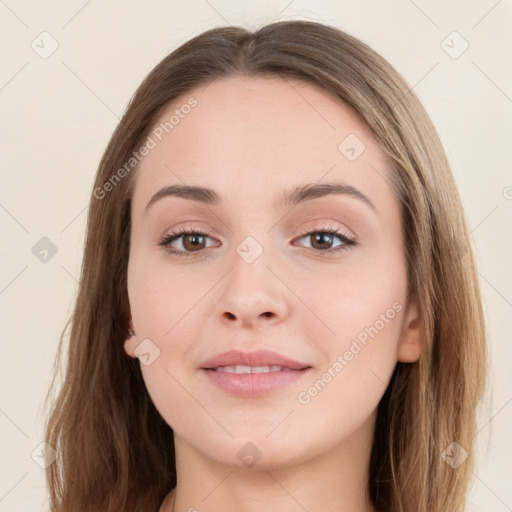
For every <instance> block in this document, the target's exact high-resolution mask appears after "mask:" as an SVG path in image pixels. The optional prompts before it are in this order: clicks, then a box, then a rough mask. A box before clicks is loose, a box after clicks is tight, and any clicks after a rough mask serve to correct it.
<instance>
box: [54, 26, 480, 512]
mask: <svg viewBox="0 0 512 512" xmlns="http://www.w3.org/2000/svg"><path fill="white" fill-rule="evenodd" d="M229 75H247V76H262V75H274V76H276V75H277V76H280V77H285V78H287V77H290V78H299V79H302V80H305V81H307V82H309V83H313V84H315V85H317V86H319V87H321V88H323V89H324V90H326V91H329V92H330V93H332V94H334V95H335V96H336V97H337V98H339V100H340V101H342V102H344V103H345V104H346V105H348V106H350V107H351V108H352V109H354V110H355V112H357V113H358V114H359V116H360V119H361V120H362V122H363V123H365V124H366V125H367V126H368V127H369V129H370V130H371V131H372V132H373V134H374V135H375V137H376V139H377V141H378V143H379V145H380V147H381V148H382V150H383V151H384V152H385V153H386V154H387V155H388V156H389V157H390V162H391V163H392V168H391V171H392V172H391V175H392V186H393V188H394V191H395V193H396V195H397V198H398V199H399V200H400V204H401V208H402V219H403V233H404V240H405V245H406V254H407V265H408V277H409V279H408V286H409V292H410V293H416V294H417V296H418V300H419V307H420V311H421V313H420V315H421V318H420V323H421V333H422V340H423V343H424V347H425V348H424V351H423V354H422V356H421V357H420V359H419V361H417V362H416V363H400V362H399V363H397V366H396V369H395V372H394V374H393V376H392V379H391V382H390V384H389V386H388V388H387V390H386V393H385V395H384V396H383V398H382V400H381V402H380V403H379V406H378V414H377V424H376V430H375V439H374V444H373V448H372V456H371V461H370V474H369V480H368V486H369V491H370V497H371V500H372V503H373V505H374V506H375V508H376V510H378V511H379V512H441V511H450V512H461V511H462V510H463V507H464V503H465V495H466V492H467V489H468V484H469V482H470V477H471V473H472V468H473V463H474V457H473V452H474V446H473V443H474V436H475V433H476V406H477V404H478V402H479V401H480V399H481V397H482V396H483V392H484V390H485V377H486V366H487V363H486V360H487V349H486V335H485V327H484V319H483V312H482V306H481V297H480V290H479V284H478V279H477V273H476V270H475V266H474V256H473V250H472V248H471V243H470V238H469V234H468V229H467V224H466V220H465V216H464V213H463V209H462V206H461V201H460V198H459V195H458V192H457V189H456V186H455V183H454V179H453V176H452V173H451V170H450V167H449V164H448V162H447V158H446V156H445V153H444V151H443V148H442V145H441V142H440V141H439V138H438V135H437V133H436V131H435V129H434V127H433V126H432V123H431V121H430V119H429V117H428V115H427V113H426V112H425V110H424V108H423V107H422V105H421V104H420V102H419V100H418V98H417V97H416V95H415V94H414V92H413V91H412V90H411V89H410V87H409V86H408V85H407V83H406V82H405V81H404V80H403V78H402V77H401V76H400V75H399V74H398V73H397V72H396V71H395V70H394V69H393V68H392V67H391V65H390V64H389V63H388V62H387V61H385V60H384V59H383V58H382V57H381V56H379V55H378V54H377V53H375V51H373V50H372V49H371V48H369V47H368V46H367V45H366V44H364V43H363V42H361V41H359V40H358V39H356V38H354V37H352V36H350V35H348V34H346V33H344V32H343V31H341V30H339V29H337V28H335V27H332V26H329V25H325V24H320V23H315V22H308V21H283V22H277V23H272V24H269V25H266V26H263V27H261V28H260V29H258V30H256V31H254V32H250V31H248V30H246V29H244V28H239V27H222V28H216V29H211V30H208V31H206V32H204V33H202V34H200V35H198V36H196V37H194V38H193V39H191V40H189V41H188V42H186V43H185V44H183V45H182V46H181V47H179V48H178V49H176V50H175V51H174V52H172V53H171V54H170V55H168V56H167V57H166V58H164V59H163V60H162V61H161V62H160V63H159V64H158V65H157V66H156V67H155V68H154V69H153V70H152V71H151V72H150V74H149V75H148V76H147V77H146V79H145V80H144V81H143V83H142V84H141V85H140V87H139V88H138V90H137V91H136V93H135V94H134V96H133V98H132V99H131V101H130V104H129V106H128V108H127V110H126V112H125V114H124V115H123V118H122V119H121V121H120V123H119V125H118V126H117V128H116V130H115V131H114V133H113V135H112V138H111V140H110V142H109V144H108V146H107V148H106V151H105V153H104V155H103V158H102V160H101V163H100V166H99V169H98V172H97V175H96V181H95V184H94V190H93V193H92V195H91V201H90V208H89V216H88V223H87V234H86V241H85V249H84V257H83V263H82V271H81V277H80V285H79V290H78V296H77V299H76V305H75V309H74V312H73V314H72V317H71V318H70V320H69V321H68V324H67V325H66V328H65V329H64V331H63V333H62V335H61V337H60V342H59V347H58V353H57V357H56V362H55V365H56V373H55V376H54V379H53V381H52V386H51V388H50V392H51V391H52V389H53V388H54V386H55V384H56V375H57V369H58V368H59V367H60V366H59V365H61V352H62V348H63V339H64V337H65V334H66V332H67V330H68V327H69V325H70V324H71V332H70V336H69V350H68V354H67V367H66V372H65V377H64V380H63V382H62V386H61V389H60V391H59V394H58V397H57V399H56V400H55V403H54V404H53V407H52V410H51V414H49V415H48V420H47V426H46V441H47V442H48V443H49V444H50V445H51V446H53V447H54V448H55V449H56V450H57V452H58V458H57V460H56V461H55V462H54V463H53V464H52V465H50V466H49V468H48V469H47V482H48V487H49V492H50V507H51V510H52V511H53V512H93V511H94V512H98V511H99V510H101V511H104V512H121V511H123V512H132V511H133V512H134V511H140V512H142V511H150V510H155V511H156V510H157V509H158V507H159V505H160V504H161V502H162V500H163V498H164V497H165V495H166V494H167V493H168V492H169V491H170V490H171V489H172V488H173V487H174V486H175V485H176V467H175V459H174V444H173V432H172V429H171V428H170V427H169V425H167V423H166V422H165V421H164V420H163V418H162V417H161V416H160V414H159V413H158V412H157V410H156V409H155V407H154V405H153V403H152V401H151V398H150V396H149V395H148V392H147V390H146V388H145V385H144V381H143V379H142V375H141V371H140V363H139V361H138V360H137V359H131V358H129V357H127V356H126V354H125V353H124V351H123V343H124V341H125V339H126V336H127V327H128V318H129V302H128V294H127V264H128V254H129V246H130V205H131V197H132V192H133V182H134V177H135V176H134V175H135V173H136V167H135V168H134V169H133V170H131V172H126V173H124V174H126V176H124V174H123V178H122V179H118V178H119V176H120V174H121V173H119V172H118V170H119V169H121V168H122V167H123V166H124V165H125V164H126V162H127V161H129V159H130V157H131V156H132V154H133V152H134V151H136V150H137V149H138V147H139V146H140V145H141V144H142V143H143V141H144V140H145V138H146V137H147V136H148V133H149V130H150V129H151V128H152V127H153V126H154V123H155V122H156V120H157V119H158V118H159V115H160V114H161V112H162V110H163V108H164V107H165V106H166V105H167V104H168V103H169V102H170V101H172V100H174V99H175V98H177V97H178V96H180V95H183V94H185V93H187V92H190V91H191V90H192V89H193V88H195V87H197V86H198V85H201V84H205V85H206V84H207V83H208V82H211V81H213V80H215V79H216V78H218V77H221V76H229ZM125 170H126V167H125ZM115 176H117V178H116V177H115ZM109 180H110V183H111V185H112V186H110V187H108V193H104V192H102V193H101V194H100V193H99V192H98V191H100V190H102V191H105V190H107V187H105V184H106V183H107V182H109ZM50 392H49V394H48V397H47V400H49V397H50ZM453 443H457V444H453ZM447 454H448V455H447ZM466 456H467V459H466V460H464V458H465V457H466ZM454 457H455V459H457V458H458V459H459V461H463V462H461V463H460V464H458V463H457V464H453V463H449V462H451V461H453V460H454Z"/></svg>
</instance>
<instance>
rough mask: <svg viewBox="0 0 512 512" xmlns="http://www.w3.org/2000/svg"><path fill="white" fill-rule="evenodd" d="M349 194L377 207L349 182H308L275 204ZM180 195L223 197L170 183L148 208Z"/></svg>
mask: <svg viewBox="0 0 512 512" xmlns="http://www.w3.org/2000/svg"><path fill="white" fill-rule="evenodd" d="M336 194H338V195H347V196H350V197H354V198H356V199H360V200H361V201H363V202H364V203H365V204H366V205H367V206H369V207H370V208H372V209H373V210H374V211H376V210H377V209H376V208H375V205H374V204H373V203H372V201H370V199H368V197H367V196H365V195H364V194H363V193H362V192H361V191H360V190H359V189H357V188H355V187H353V186H352V185H348V184H347V183H308V184H306V185H301V186H298V187H295V188H293V189H291V190H288V191H285V192H283V193H282V194H281V195H280V196H277V198H276V200H275V201H274V205H275V206H295V205H297V204H300V203H304V202H306V201H310V200H312V199H317V198H320V197H325V196H328V195H336ZM169 196H174V197H180V198H182V199H190V200H192V201H196V202H199V203H204V204H208V205H218V204H220V203H221V202H222V201H221V197H220V196H219V194H217V192H215V190H213V189H211V188H206V187H200V186H195V185H169V186H167V187H164V188H162V189H160V190H159V191H158V192H157V193H156V194H154V195H153V196H152V197H151V199H150V200H149V203H148V204H147V205H146V210H147V209H148V208H149V207H150V206H151V205H152V204H154V203H155V202H157V201H159V200H160V199H162V198H164V197H169Z"/></svg>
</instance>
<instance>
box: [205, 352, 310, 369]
mask: <svg viewBox="0 0 512 512" xmlns="http://www.w3.org/2000/svg"><path fill="white" fill-rule="evenodd" d="M220 366H282V367H283V368H290V369H291V370H302V369H304V368H309V367H310V365H308V364H304V363H300V362H298V361H294V360H293V359H290V358H289V357H286V356H283V355H281V354H278V353H277V352H272V351H271V350H257V351H255V352H242V351H240V350H228V351H227V352H222V353H221V354H217V355H216V356H214V357H211V358H210V359H207V360H206V361H204V362H203V363H201V368H204V369H212V368H218V367H220Z"/></svg>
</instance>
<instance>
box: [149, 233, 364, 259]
mask: <svg viewBox="0 0 512 512" xmlns="http://www.w3.org/2000/svg"><path fill="white" fill-rule="evenodd" d="M308 237H309V238H310V245H309V248H310V249H313V250H314V251H317V252H318V253H320V254H321V255H330V254H333V253H338V252H341V251H346V250H348V249H349V248H350V247H354V246H356V245H357V242H356V241H355V239H354V238H352V237H350V236H349V235H347V234H346V233H343V232H342V231H340V230H339V229H337V228H334V227H331V226H327V227H323V228H319V229H315V230H310V231H305V232H303V233H301V236H300V237H299V238H298V239H297V240H302V239H307V238H308ZM208 238H210V235H209V233H203V232H201V231H196V230H193V229H190V230H186V229H184V228H180V229H179V230H178V231H171V233H169V234H167V235H165V236H164V237H162V238H161V240H160V242H159V243H158V245H159V246H160V247H163V248H165V250H166V251H167V252H169V253H171V254H173V255H176V256H188V257H194V256H196V255H195V254H193V253H198V254H197V255H199V254H200V253H201V251H203V250H204V249H207V248H208V247H212V246H215V245H218V243H213V244H212V245H210V246H206V240H207V239H208ZM336 238H337V239H338V240H339V241H340V243H339V244H338V245H335V246H333V243H334V241H335V239H336ZM174 242H178V245H180V246H181V247H177V248H176V247H173V246H172V244H173V243H174ZM294 245H295V244H294Z"/></svg>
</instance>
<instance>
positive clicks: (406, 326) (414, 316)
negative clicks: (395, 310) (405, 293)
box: [398, 293, 422, 363]
mask: <svg viewBox="0 0 512 512" xmlns="http://www.w3.org/2000/svg"><path fill="white" fill-rule="evenodd" d="M420 334H421V333H420V315H419V305H418V296H417V294H416V293H414V294H411V295H410V297H409V300H408V301H407V307H406V310H405V313H404V320H403V327H402V334H401V336H400V342H399V345H398V361H400V362H402V363H414V362H416V361H417V360H418V359H419V358H420V356H421V353H422V346H421V336H420Z"/></svg>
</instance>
